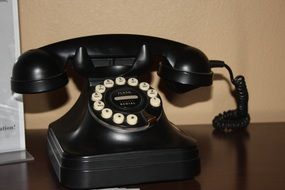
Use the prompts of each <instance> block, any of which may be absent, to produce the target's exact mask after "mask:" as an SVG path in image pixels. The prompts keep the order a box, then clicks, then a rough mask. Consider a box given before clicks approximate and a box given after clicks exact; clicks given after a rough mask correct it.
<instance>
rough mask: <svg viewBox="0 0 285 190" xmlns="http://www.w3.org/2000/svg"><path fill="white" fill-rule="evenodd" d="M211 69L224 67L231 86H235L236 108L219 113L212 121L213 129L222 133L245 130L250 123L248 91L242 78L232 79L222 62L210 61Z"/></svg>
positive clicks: (231, 73) (230, 72)
mask: <svg viewBox="0 0 285 190" xmlns="http://www.w3.org/2000/svg"><path fill="white" fill-rule="evenodd" d="M210 63H211V67H212V68H215V67H225V68H226V69H227V70H228V72H229V74H230V78H231V82H232V84H233V85H234V86H235V93H234V95H235V100H236V103H237V108H236V109H235V110H228V111H225V112H223V113H220V114H219V115H217V116H216V117H215V118H214V119H213V127H214V128H215V129H217V130H220V131H224V132H231V131H235V130H240V129H245V128H247V126H248V125H249V123H250V116H249V113H248V91H247V86H246V82H245V78H244V76H241V75H239V76H237V77H235V78H234V77H233V72H232V70H231V68H230V67H229V66H228V65H226V64H225V63H224V62H223V61H210Z"/></svg>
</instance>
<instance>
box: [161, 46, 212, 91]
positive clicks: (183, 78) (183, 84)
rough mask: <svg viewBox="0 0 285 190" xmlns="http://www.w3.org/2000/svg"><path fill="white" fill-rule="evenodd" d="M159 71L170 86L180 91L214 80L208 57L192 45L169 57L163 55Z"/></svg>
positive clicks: (207, 83) (208, 83)
mask: <svg viewBox="0 0 285 190" xmlns="http://www.w3.org/2000/svg"><path fill="white" fill-rule="evenodd" d="M183 55H185V56H183ZM170 58H175V59H170ZM157 73H158V75H159V76H160V78H162V79H163V80H164V82H165V83H166V84H167V86H168V87H169V88H171V89H172V90H174V91H175V92H178V93H183V92H187V91H190V90H193V89H195V88H198V87H201V86H209V85H211V84H212V80H213V79H212V77H213V73H212V71H211V69H210V66H209V61H208V59H207V57H206V56H205V55H204V54H203V53H202V52H201V51H200V50H198V49H195V48H190V47H189V48H186V49H184V50H182V51H180V52H178V53H177V54H176V55H175V54H173V55H172V56H170V57H168V58H167V57H162V59H161V62H160V64H159V68H158V71H157Z"/></svg>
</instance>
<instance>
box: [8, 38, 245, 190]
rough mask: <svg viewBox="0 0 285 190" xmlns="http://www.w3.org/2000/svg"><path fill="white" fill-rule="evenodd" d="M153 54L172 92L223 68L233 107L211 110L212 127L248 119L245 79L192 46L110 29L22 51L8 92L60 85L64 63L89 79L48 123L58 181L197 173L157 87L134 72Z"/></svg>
mask: <svg viewBox="0 0 285 190" xmlns="http://www.w3.org/2000/svg"><path fill="white" fill-rule="evenodd" d="M154 57H158V58H159V60H160V62H159V65H158V66H157V68H158V75H159V76H160V78H161V79H163V81H164V82H166V83H167V84H168V85H167V86H169V87H172V89H174V90H175V91H178V92H186V91H189V90H192V89H195V88H198V87H200V86H208V85H211V84H212V76H213V72H212V71H211V68H214V67H226V68H227V69H228V71H229V73H230V77H231V81H232V82H233V84H234V85H235V87H236V92H237V93H236V98H237V103H238V108H237V110H231V111H228V112H225V113H224V114H220V115H218V116H217V117H216V118H215V119H214V121H213V125H214V127H215V128H217V129H219V130H222V131H224V130H230V131H234V130H236V129H240V128H245V127H246V126H247V125H248V124H249V115H248V111H247V102H248V93H247V89H246V85H245V81H244V78H243V77H242V76H238V77H236V78H233V74H232V71H231V70H230V68H229V67H228V66H227V65H226V64H224V63H223V62H221V61H209V60H208V58H207V57H206V56H205V54H204V53H203V52H201V51H200V50H198V49H196V48H193V47H191V46H188V45H185V44H182V43H179V42H175V41H171V40H166V39H162V38H156V37H150V36H142V35H129V34H113V35H97V36H89V37H81V38H76V39H70V40H66V41H62V42H57V43H55V44H51V45H48V46H44V47H41V48H39V49H34V50H30V51H27V52H26V53H24V54H22V55H21V56H20V57H19V59H18V61H17V62H16V64H15V65H14V68H13V74H12V78H11V87H12V90H13V91H15V92H18V93H40V92H46V91H50V90H54V89H57V88H59V87H62V86H64V85H65V84H66V83H67V80H68V79H67V76H66V73H65V71H64V68H65V65H71V66H72V67H73V69H74V70H75V71H76V72H78V73H79V74H80V75H82V76H84V77H86V78H88V80H87V81H86V84H85V87H84V88H83V89H82V92H81V95H80V97H79V99H78V100H77V102H76V103H75V105H74V106H73V107H72V108H71V109H70V111H68V112H67V113H66V114H65V115H64V116H63V117H61V118H60V119H58V120H56V121H55V122H53V123H51V124H50V126H49V129H48V155H49V158H50V160H51V163H52V166H53V169H54V170H55V173H56V174H57V177H58V179H59V181H60V182H61V183H62V184H63V185H65V186H68V187H71V188H98V187H108V186H119V185H126V184H136V183H144V182H153V181H165V180H178V179H187V178H193V177H194V176H196V175H197V174H198V173H199V172H200V159H199V153H198V149H197V146H196V143H195V142H194V141H193V140H192V138H190V137H187V136H186V135H185V134H184V133H183V132H182V131H180V130H179V129H177V128H176V127H175V126H173V124H171V123H170V122H169V121H168V119H167V118H166V116H165V114H164V111H163V106H162V102H161V98H160V96H159V94H158V92H157V91H156V90H155V89H154V88H152V87H151V86H150V85H149V84H148V83H147V82H144V81H139V78H138V77H139V76H140V75H142V74H143V73H145V72H147V71H149V70H150V67H151V65H152V64H153V63H154V61H153V58H154Z"/></svg>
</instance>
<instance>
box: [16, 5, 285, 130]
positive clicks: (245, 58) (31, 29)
mask: <svg viewBox="0 0 285 190" xmlns="http://www.w3.org/2000/svg"><path fill="white" fill-rule="evenodd" d="M19 5H20V28H21V42H22V51H26V50H28V49H31V48H37V47H40V46H43V45H46V44H50V43H53V42H56V41H60V40H64V39H68V38H74V37H79V36H85V35H95V34H103V33H136V34H145V35H153V36H159V37H163V38H168V39H173V40H176V41H180V42H184V43H187V44H189V45H192V46H196V47H198V48H199V49H201V50H203V51H204V52H205V53H206V54H207V56H208V57H209V58H210V59H223V60H225V61H226V62H227V63H228V64H229V65H231V67H232V69H233V70H234V73H236V74H244V75H245V76H246V79H247V83H248V88H249V92H250V113H251V117H252V121H253V122H263V121H285V117H284V116H285V101H284V98H285V88H284V87H283V86H284V84H282V83H283V82H284V81H285V63H284V60H285V52H284V49H285V48H284V47H285V45H284V44H285V35H284V34H285V22H284V20H285V1H283V0H272V1H269V0H250V1H237V0H208V1H207V0H203V1H198V0H197V1H192V0H188V1H186V0H175V1H173V0H137V1H135V0H108V1H100V0H84V1H79V0H78V1H75V0H60V1H58V0H20V1H19ZM215 71H216V72H217V73H221V74H225V76H226V77H228V75H227V73H226V72H224V71H220V70H215ZM155 78H156V77H155ZM215 79H216V80H215V81H214V85H213V86H212V87H208V88H201V89H198V90H194V91H192V92H189V93H186V94H183V95H181V96H173V94H171V96H170V98H169V99H170V100H165V101H164V107H165V110H166V113H167V115H168V116H169V119H170V120H171V121H173V122H174V123H177V124H189V123H190V124H195V123H210V122H211V120H212V118H213V117H214V115H216V114H217V113H218V112H221V111H223V110H226V109H229V108H233V107H234V105H235V104H234V99H233V98H232V97H231V96H230V94H229V85H228V83H227V82H226V81H225V80H223V79H222V78H221V77H215ZM156 84H157V80H154V82H153V85H154V86H156ZM164 93H165V92H164ZM164 93H163V92H161V94H162V96H163V97H164V99H165V95H164ZM78 95H79V92H78V90H77V88H76V87H75V85H74V83H73V82H72V81H70V82H69V84H68V86H67V88H64V89H61V90H58V91H55V92H52V93H50V94H41V95H27V96H25V110H26V114H25V116H26V124H27V128H46V127H47V126H48V123H50V122H52V121H53V120H55V119H56V118H59V117H60V116H61V115H62V114H64V113H65V112H66V111H67V110H68V109H69V108H70V107H71V106H72V105H73V103H74V102H75V100H76V99H77V97H78ZM169 101H170V103H169ZM62 104H63V106H62Z"/></svg>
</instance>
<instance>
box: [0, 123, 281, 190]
mask: <svg viewBox="0 0 285 190" xmlns="http://www.w3.org/2000/svg"><path fill="white" fill-rule="evenodd" d="M181 128H182V129H183V130H184V131H185V132H186V133H188V134H190V135H191V136H192V137H194V138H196V139H197V141H198V145H199V147H200V156H201V165H202V171H201V174H200V175H199V176H198V177H196V178H195V180H186V181H176V182H165V183H154V184H145V185H139V187H140V188H141V189H143V190H150V189H151V190H158V189H163V190H174V189H175V190H182V189H193V190H199V189H205V190H215V189H217V190H221V189H226V190H231V189H235V190H247V189H250V190H254V189H258V190H263V189H264V190H265V189H266V190H268V189H285V163H284V162H285V150H284V149H285V148H284V147H285V123H263V124H252V125H251V126H250V128H249V130H248V132H244V133H239V134H235V135H227V136H225V135H221V134H215V133H214V132H213V130H212V128H211V127H210V126H209V125H198V126H182V127H181ZM26 141H27V150H28V151H29V152H30V153H31V154H32V155H33V156H34V157H35V161H32V162H29V163H21V164H13V165H4V166H0V189H21V190H22V189H29V190H31V189H37V190H38V189H40V190H45V189H48V190H51V189H64V188H63V187H61V185H60V184H59V183H58V182H57V179H56V178H55V175H54V173H53V171H52V169H51V165H50V163H49V161H48V158H47V149H46V130H28V131H27V134H26Z"/></svg>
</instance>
